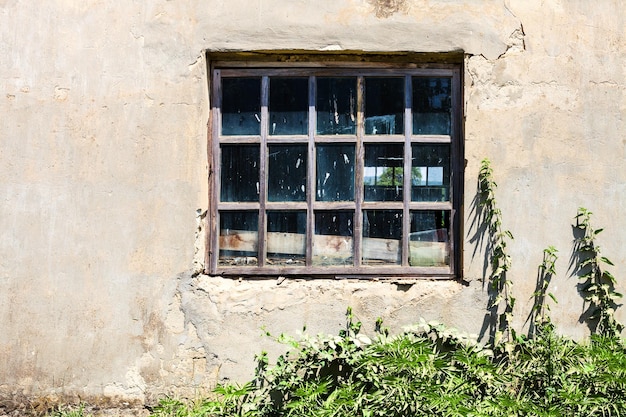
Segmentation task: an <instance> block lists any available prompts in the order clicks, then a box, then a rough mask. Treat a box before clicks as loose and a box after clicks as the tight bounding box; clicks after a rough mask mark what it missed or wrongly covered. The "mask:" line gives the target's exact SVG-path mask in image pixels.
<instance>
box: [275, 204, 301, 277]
mask: <svg viewBox="0 0 626 417" xmlns="http://www.w3.org/2000/svg"><path fill="white" fill-rule="evenodd" d="M305 259H306V212H305V211H268V212H267V264H268V265H288V266H296V265H305Z"/></svg>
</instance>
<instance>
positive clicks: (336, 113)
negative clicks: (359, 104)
mask: <svg viewBox="0 0 626 417" xmlns="http://www.w3.org/2000/svg"><path fill="white" fill-rule="evenodd" d="M316 107H317V134H318V135H354V134H355V132H356V78H354V77H350V78H318V79H317V100H316Z"/></svg>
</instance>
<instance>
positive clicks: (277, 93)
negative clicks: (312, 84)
mask: <svg viewBox="0 0 626 417" xmlns="http://www.w3.org/2000/svg"><path fill="white" fill-rule="evenodd" d="M308 91H309V81H308V79H307V78H270V103H269V112H270V115H269V117H270V120H269V129H270V131H269V134H270V135H306V134H308V132H309V115H308V108H309V103H308V100H309V99H308V97H309V93H308Z"/></svg>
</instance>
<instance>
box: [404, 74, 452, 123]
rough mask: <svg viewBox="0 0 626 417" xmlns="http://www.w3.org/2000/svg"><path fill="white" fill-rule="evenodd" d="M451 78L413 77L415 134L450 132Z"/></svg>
mask: <svg viewBox="0 0 626 417" xmlns="http://www.w3.org/2000/svg"><path fill="white" fill-rule="evenodd" d="M451 101H452V100H451V96H450V78H439V77H437V78H435V77H428V78H425V77H420V78H413V134H414V135H449V134H450V117H451V116H450V104H451Z"/></svg>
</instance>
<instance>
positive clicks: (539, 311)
mask: <svg viewBox="0 0 626 417" xmlns="http://www.w3.org/2000/svg"><path fill="white" fill-rule="evenodd" d="M557 253H558V250H557V249H556V248H555V247H554V246H549V247H547V248H546V249H544V250H543V260H542V262H541V265H539V273H538V276H537V287H536V289H535V292H534V293H533V298H534V300H535V301H534V304H533V308H532V311H531V317H532V321H531V323H530V331H529V336H531V337H532V336H535V334H536V333H537V332H539V333H542V332H544V331H545V330H548V331H549V330H552V327H553V326H552V321H551V319H550V316H549V315H548V313H549V312H550V305H549V304H548V298H550V299H551V300H552V301H553V302H554V303H555V304H557V303H558V302H557V300H556V297H555V296H554V294H552V293H551V292H548V287H549V286H550V282H551V281H552V277H554V275H556V261H557V259H558V258H559V257H558V255H557Z"/></svg>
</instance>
